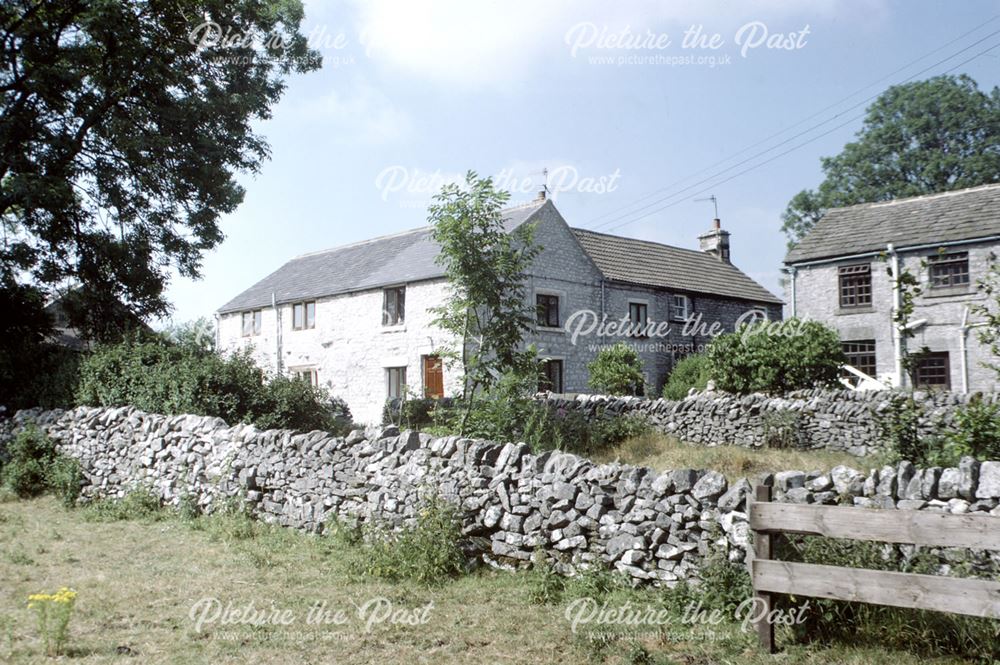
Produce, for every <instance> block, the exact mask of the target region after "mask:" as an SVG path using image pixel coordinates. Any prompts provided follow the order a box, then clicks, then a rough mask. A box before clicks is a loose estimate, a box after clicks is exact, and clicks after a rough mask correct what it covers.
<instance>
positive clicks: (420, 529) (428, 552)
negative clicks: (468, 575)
mask: <svg viewBox="0 0 1000 665" xmlns="http://www.w3.org/2000/svg"><path fill="white" fill-rule="evenodd" d="M461 538H462V524H461V520H460V518H459V516H458V513H457V511H456V510H455V508H454V507H452V506H451V505H450V504H448V503H447V502H445V501H444V500H442V499H440V498H439V497H437V496H432V497H430V498H429V499H428V500H427V501H426V502H425V503H424V506H423V507H422V508H421V509H420V512H419V514H418V517H417V519H416V522H415V524H413V525H411V526H405V527H403V528H402V529H399V530H392V529H390V528H389V527H387V526H385V525H380V526H374V527H369V528H368V529H366V532H365V535H364V541H363V545H362V554H361V557H360V559H359V560H358V561H357V563H356V565H355V567H356V569H357V571H358V572H361V573H363V574H365V575H371V576H374V577H379V578H384V579H390V580H411V581H414V582H418V583H420V584H425V585H428V586H430V585H435V584H440V583H442V582H444V581H446V580H447V579H449V578H452V577H456V576H457V575H459V574H461V573H462V572H463V571H464V570H465V569H466V559H465V554H464V552H463V551H462V547H461V544H460V541H461Z"/></svg>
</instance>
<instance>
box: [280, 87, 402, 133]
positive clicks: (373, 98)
mask: <svg viewBox="0 0 1000 665" xmlns="http://www.w3.org/2000/svg"><path fill="white" fill-rule="evenodd" d="M296 112H297V114H298V115H299V116H300V117H301V118H302V120H303V121H306V122H315V123H320V124H322V126H323V128H324V131H327V132H330V133H332V135H333V138H334V139H335V140H336V141H338V142H341V143H350V142H359V143H388V142H392V141H396V140H399V139H402V138H405V137H406V136H408V135H409V133H410V130H411V129H412V123H411V121H410V116H409V115H408V114H407V113H406V112H405V111H403V110H401V109H399V108H398V107H396V106H395V105H394V104H393V103H392V101H391V100H390V99H389V98H388V97H386V96H385V94H383V93H382V92H380V91H378V90H376V89H375V88H373V87H372V86H370V85H369V84H367V83H364V82H360V81H359V82H357V83H354V84H351V85H349V86H347V87H345V88H343V89H334V90H330V91H329V92H327V93H326V94H323V95H320V96H318V97H315V98H313V99H309V100H308V101H305V102H303V103H302V104H301V105H299V106H298V107H297V108H296Z"/></svg>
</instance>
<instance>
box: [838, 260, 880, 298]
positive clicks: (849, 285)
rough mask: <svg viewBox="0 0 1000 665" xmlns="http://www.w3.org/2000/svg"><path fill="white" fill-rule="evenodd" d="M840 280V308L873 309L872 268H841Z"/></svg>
mask: <svg viewBox="0 0 1000 665" xmlns="http://www.w3.org/2000/svg"><path fill="white" fill-rule="evenodd" d="M838 277H839V278H840V306H841V307H842V308H844V309H851V308H854V307H871V304H872V267H871V265H869V264H867V263H865V264H863V265H853V266H841V267H840V269H839V270H838Z"/></svg>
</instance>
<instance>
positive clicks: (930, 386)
mask: <svg viewBox="0 0 1000 665" xmlns="http://www.w3.org/2000/svg"><path fill="white" fill-rule="evenodd" d="M928 360H935V361H937V360H943V361H944V362H943V363H942V364H941V365H940V366H939V367H938V368H935V369H940V370H941V375H942V376H943V377H944V381H943V382H941V383H927V382H926V381H922V380H921V372H924V371H926V370H927V368H925V367H922V365H923V363H925V362H927V361H928ZM910 381H911V382H912V383H913V387H914V388H919V389H923V390H945V391H947V390H951V354H949V353H948V352H947V351H931V352H929V353H923V354H921V355H920V356H919V357H918V358H917V362H916V363H915V364H914V366H913V371H912V372H911V373H910Z"/></svg>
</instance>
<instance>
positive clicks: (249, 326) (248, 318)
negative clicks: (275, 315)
mask: <svg viewBox="0 0 1000 665" xmlns="http://www.w3.org/2000/svg"><path fill="white" fill-rule="evenodd" d="M263 318H264V310H261V309H255V310H253V311H252V312H243V336H244V337H250V336H252V335H259V334H260V327H261V322H262V320H263Z"/></svg>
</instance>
